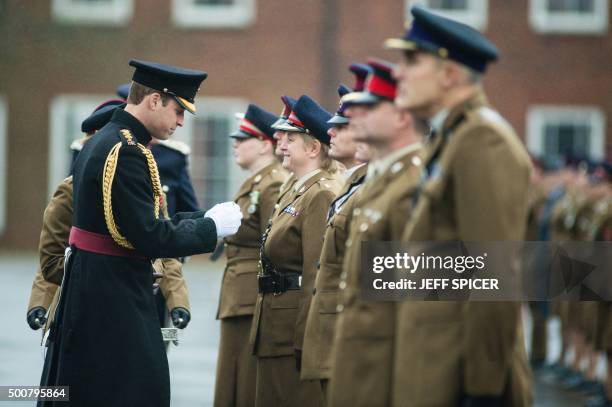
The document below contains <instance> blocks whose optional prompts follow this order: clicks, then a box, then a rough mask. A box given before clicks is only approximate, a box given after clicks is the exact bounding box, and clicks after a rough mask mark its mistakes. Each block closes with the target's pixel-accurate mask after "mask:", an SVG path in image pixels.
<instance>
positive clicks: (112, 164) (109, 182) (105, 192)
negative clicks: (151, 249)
mask: <svg viewBox="0 0 612 407" xmlns="http://www.w3.org/2000/svg"><path fill="white" fill-rule="evenodd" d="M121 134H122V135H123V137H125V138H126V140H127V143H128V145H131V146H137V147H138V148H139V149H140V151H142V153H143V154H144V156H145V158H146V159H147V165H148V166H149V175H150V177H151V185H152V186H153V214H154V215H155V219H157V218H158V217H159V202H160V197H161V196H162V188H161V182H160V180H159V171H158V170H157V164H156V163H155V159H154V158H153V154H151V151H150V150H149V149H148V148H146V147H145V146H143V145H142V144H140V143H135V142H134V139H133V137H132V134H131V133H130V131H129V130H127V129H123V130H121ZM121 144H122V142H119V143H117V144H115V145H114V146H113V148H111V151H110V153H109V154H108V157H106V162H105V163H104V171H103V173H102V197H103V205H104V220H105V221H106V227H107V228H108V231H109V232H110V234H111V236H112V238H113V240H114V241H115V242H117V244H118V245H119V246H121V247H125V248H127V249H133V248H134V246H133V245H132V244H131V243H130V242H129V241H128V240H127V239H126V238H125V237H124V236H123V235H122V234H121V233H120V232H119V228H118V227H117V224H116V223H115V217H114V216H113V207H112V192H113V180H114V179H115V171H116V170H117V162H118V160H119V150H120V149H121Z"/></svg>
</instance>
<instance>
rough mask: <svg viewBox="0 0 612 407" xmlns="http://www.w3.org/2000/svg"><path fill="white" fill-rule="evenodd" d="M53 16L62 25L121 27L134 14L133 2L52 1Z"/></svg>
mask: <svg viewBox="0 0 612 407" xmlns="http://www.w3.org/2000/svg"><path fill="white" fill-rule="evenodd" d="M51 14H52V16H53V18H54V19H55V20H57V21H60V22H62V23H74V24H88V25H109V26H119V25H125V24H127V23H128V22H129V21H130V20H131V19H132V15H133V14H134V1H133V0H52V2H51Z"/></svg>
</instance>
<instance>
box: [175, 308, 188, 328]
mask: <svg viewBox="0 0 612 407" xmlns="http://www.w3.org/2000/svg"><path fill="white" fill-rule="evenodd" d="M170 318H172V324H173V325H174V326H175V327H177V328H179V329H185V327H186V326H187V324H188V323H189V321H190V320H191V314H190V313H189V311H187V310H186V309H185V308H181V307H176V308H174V309H173V310H172V311H171V312H170Z"/></svg>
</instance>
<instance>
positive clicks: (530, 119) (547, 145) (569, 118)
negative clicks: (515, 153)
mask: <svg viewBox="0 0 612 407" xmlns="http://www.w3.org/2000/svg"><path fill="white" fill-rule="evenodd" d="M605 142H606V141H605V116H604V114H603V112H602V111H601V110H600V109H598V108H593V107H573V106H571V107H570V106H568V107H563V106H534V107H531V108H530V109H529V111H528V113H527V148H528V149H529V151H530V152H531V153H532V154H534V155H536V156H538V157H550V158H557V157H560V156H562V155H564V154H568V153H573V154H579V155H584V156H586V157H588V158H590V159H592V160H601V159H603V158H604V155H605V151H604V146H605Z"/></svg>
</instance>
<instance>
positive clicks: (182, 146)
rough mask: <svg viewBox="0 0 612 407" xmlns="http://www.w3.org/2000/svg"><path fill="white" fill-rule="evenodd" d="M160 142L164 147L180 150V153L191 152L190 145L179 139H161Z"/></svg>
mask: <svg viewBox="0 0 612 407" xmlns="http://www.w3.org/2000/svg"><path fill="white" fill-rule="evenodd" d="M159 144H161V145H162V146H164V147H168V148H170V149H172V150H175V151H178V152H179V153H181V154H183V155H189V154H191V148H189V146H188V145H187V144H186V143H183V142H182V141H179V140H160V141H159Z"/></svg>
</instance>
